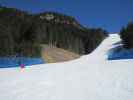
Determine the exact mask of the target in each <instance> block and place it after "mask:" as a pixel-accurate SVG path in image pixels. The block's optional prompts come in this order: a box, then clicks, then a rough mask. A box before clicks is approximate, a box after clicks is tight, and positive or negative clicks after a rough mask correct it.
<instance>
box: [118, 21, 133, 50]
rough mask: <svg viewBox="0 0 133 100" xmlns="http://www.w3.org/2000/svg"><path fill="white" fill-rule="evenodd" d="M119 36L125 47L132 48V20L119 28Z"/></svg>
mask: <svg viewBox="0 0 133 100" xmlns="http://www.w3.org/2000/svg"><path fill="white" fill-rule="evenodd" d="M120 37H121V39H122V43H123V45H124V47H125V48H127V49H130V48H133V22H131V23H129V24H128V25H127V27H125V28H122V29H121V31H120Z"/></svg>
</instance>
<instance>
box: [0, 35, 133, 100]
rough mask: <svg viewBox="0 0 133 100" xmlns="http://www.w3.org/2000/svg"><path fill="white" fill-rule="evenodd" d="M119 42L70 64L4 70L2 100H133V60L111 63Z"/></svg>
mask: <svg viewBox="0 0 133 100" xmlns="http://www.w3.org/2000/svg"><path fill="white" fill-rule="evenodd" d="M119 40H120V39H119V36H118V35H115V34H114V35H111V36H110V37H108V38H107V39H105V40H104V41H103V42H102V44H101V45H100V46H99V47H98V48H97V49H96V50H94V52H93V53H91V54H90V55H86V56H83V57H81V58H80V59H77V60H73V61H69V62H64V63H55V64H40V65H35V66H30V67H28V68H25V69H24V70H23V71H20V69H18V68H7V69H0V100H133V85H132V84H133V67H132V65H133V60H119V61H108V60H107V51H108V50H109V49H110V48H111V47H112V44H114V43H116V42H118V41H119Z"/></svg>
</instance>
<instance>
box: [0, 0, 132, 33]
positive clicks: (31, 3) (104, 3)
mask: <svg viewBox="0 0 133 100" xmlns="http://www.w3.org/2000/svg"><path fill="white" fill-rule="evenodd" d="M0 4H1V5H4V6H7V7H14V8H19V9H21V10H25V11H29V12H32V13H38V12H43V11H57V12H61V13H64V14H67V15H70V16H73V17H75V18H76V19H77V20H78V21H79V22H80V23H81V24H82V25H84V26H86V27H101V28H104V29H106V30H107V31H109V32H119V30H120V29H121V27H122V26H124V25H126V24H127V23H128V22H129V21H133V0H0Z"/></svg>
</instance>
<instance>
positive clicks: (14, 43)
mask: <svg viewBox="0 0 133 100" xmlns="http://www.w3.org/2000/svg"><path fill="white" fill-rule="evenodd" d="M106 36H107V32H105V31H104V30H102V29H89V28H85V27H83V26H82V25H80V24H79V23H78V22H77V21H76V20H75V19H74V18H73V17H70V16H66V15H63V14H59V13H55V12H45V13H40V14H34V15H33V14H28V13H26V12H22V11H20V10H17V9H14V8H6V7H0V56H9V55H16V54H21V55H23V56H39V55H40V50H41V48H40V44H49V45H52V46H56V47H59V48H64V49H67V50H70V51H73V52H76V53H78V54H88V53H90V52H91V51H92V50H94V49H95V48H96V47H97V46H98V45H99V44H100V43H101V41H102V40H103V39H104V38H105V37H106Z"/></svg>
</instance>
